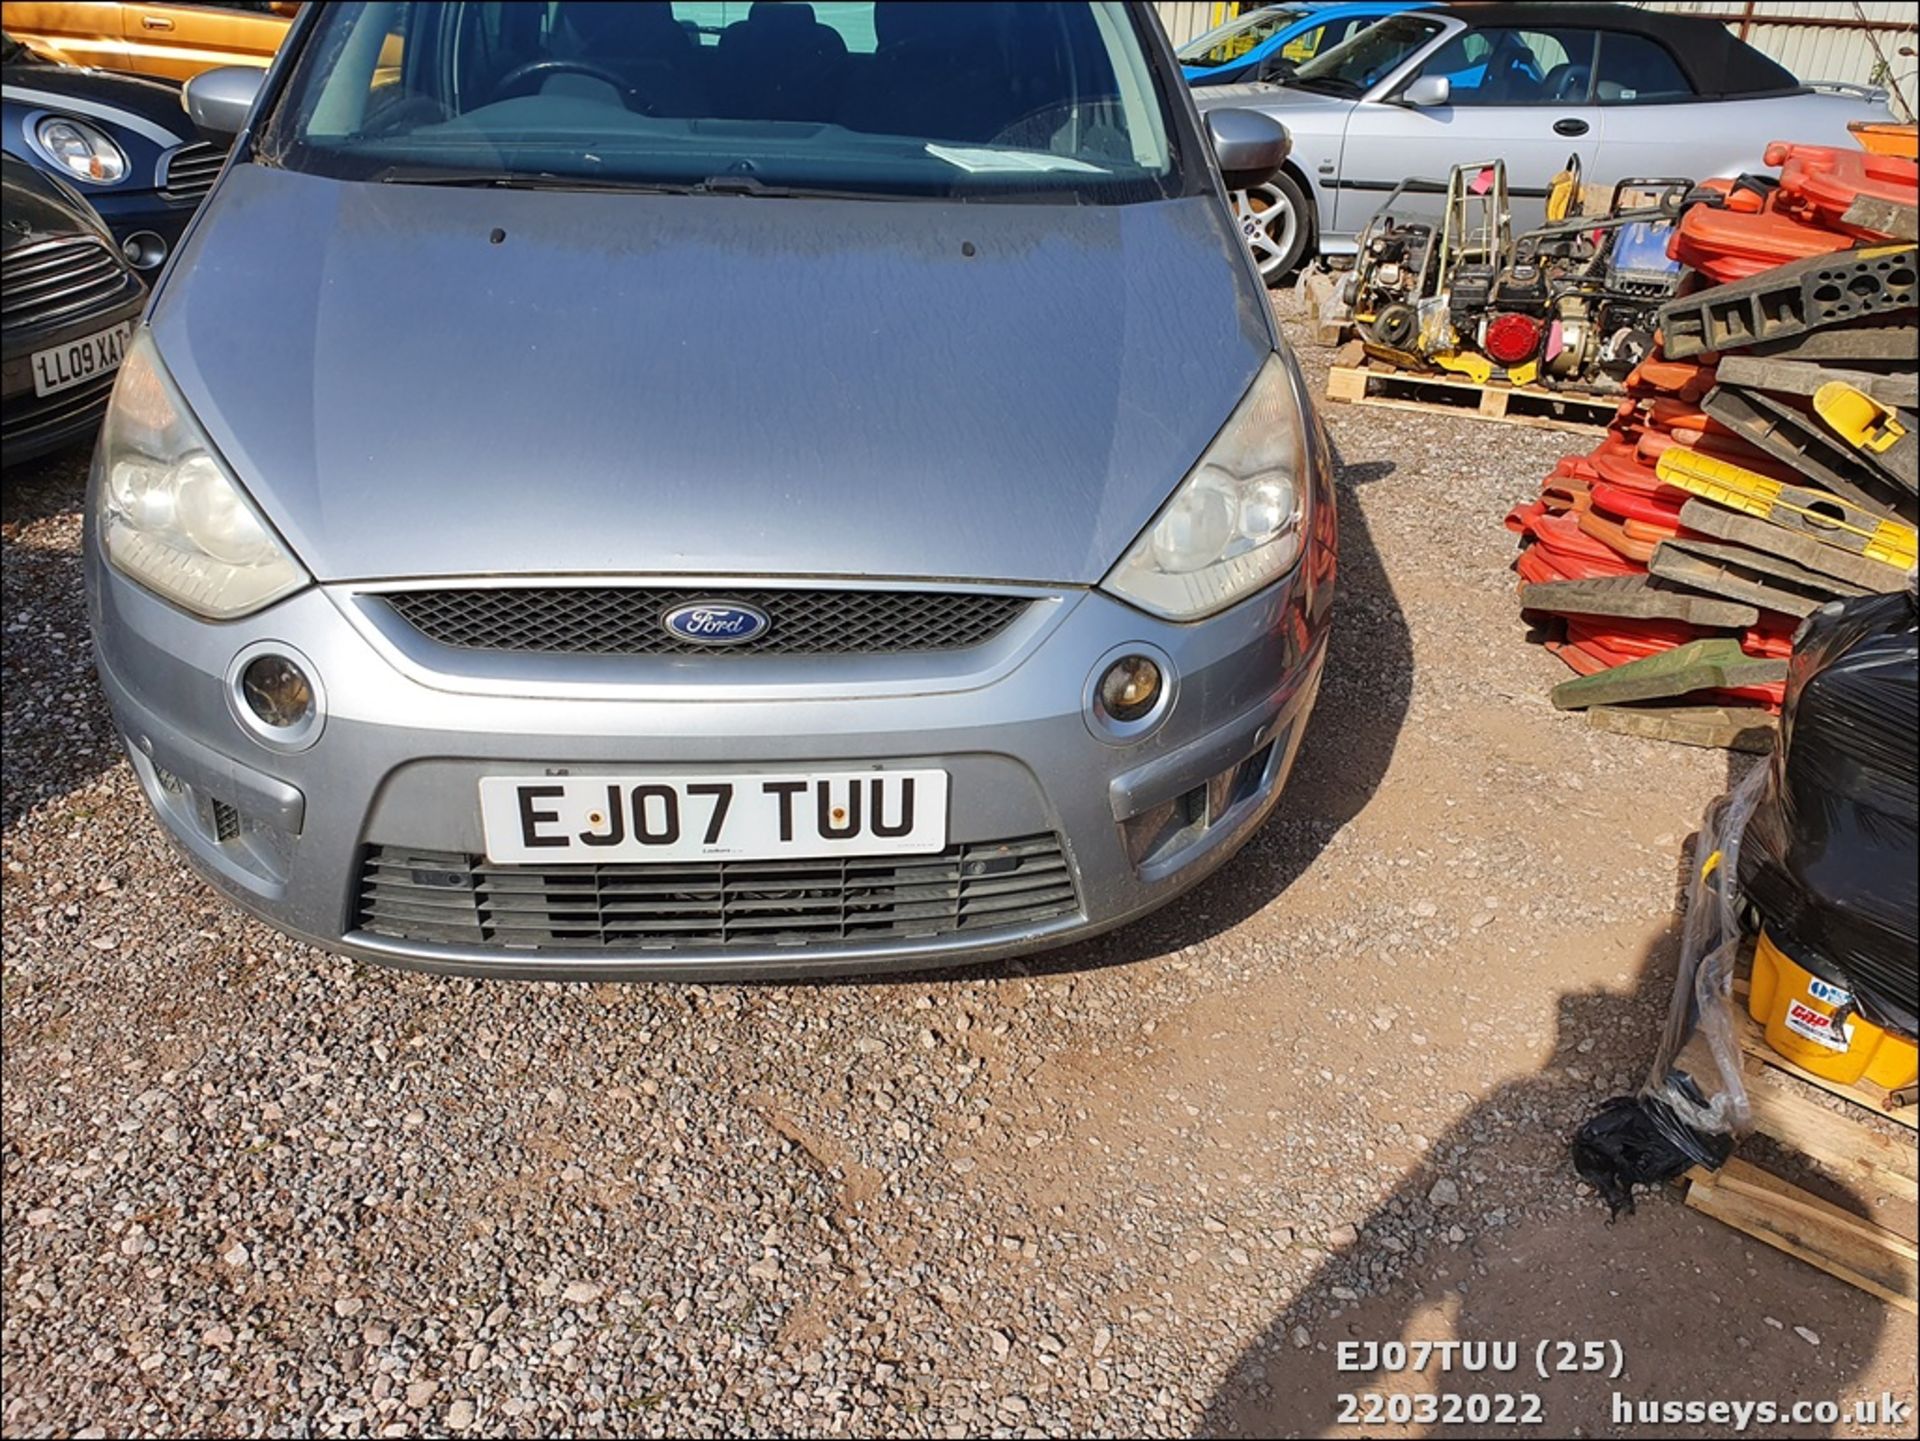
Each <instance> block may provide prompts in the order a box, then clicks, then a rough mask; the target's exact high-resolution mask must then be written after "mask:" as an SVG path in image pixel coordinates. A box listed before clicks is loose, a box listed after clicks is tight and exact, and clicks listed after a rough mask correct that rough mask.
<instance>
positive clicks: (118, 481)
mask: <svg viewBox="0 0 1920 1441" xmlns="http://www.w3.org/2000/svg"><path fill="white" fill-rule="evenodd" d="M100 470H101V482H102V483H101V488H100V505H101V516H100V535H101V541H102V543H103V545H104V547H105V550H106V554H107V558H108V559H109V560H110V561H112V562H113V564H114V566H115V567H116V568H118V569H119V570H121V571H124V572H125V573H126V574H127V575H129V576H131V577H132V578H133V579H134V580H137V581H139V582H140V584H142V585H144V586H146V587H147V588H148V589H150V590H153V591H156V592H158V593H159V594H160V595H162V596H164V597H165V598H166V599H168V600H170V601H172V602H173V603H174V604H176V605H179V606H182V607H184V608H186V609H187V610H190V611H193V612H195V613H196V614H199V615H203V616H206V617H208V618H209V619H211V620H232V619H234V618H235V617H237V616H243V615H247V614H249V613H251V612H253V611H256V610H259V609H260V608H261V607H262V606H265V605H269V604H271V603H272V602H274V601H276V600H279V599H280V598H281V597H282V596H284V595H288V594H290V593H291V592H293V591H296V590H298V589H300V587H302V586H303V585H305V584H306V583H307V573H306V571H304V570H303V569H301V567H300V563H299V562H298V561H296V560H295V559H294V558H293V556H292V555H291V554H290V553H289V552H288V550H287V548H286V546H285V545H284V544H283V543H282V542H281V540H280V538H279V537H278V536H276V535H275V534H274V533H273V531H272V530H271V529H270V528H269V527H268V525H267V523H266V522H265V521H264V520H262V519H261V518H260V513H259V512H258V511H257V510H255V509H254V508H253V503H252V502H251V501H250V500H248V498H247V495H246V492H245V491H243V490H242V489H241V488H240V483H239V482H238V481H237V480H235V479H234V478H233V476H232V475H230V474H229V473H228V472H227V468H226V466H225V465H224V464H222V463H221V461H220V458H219V457H218V456H216V455H215V454H214V453H213V448H212V446H211V445H210V444H209V443H208V441H207V438H206V436H205V435H204V434H203V433H202V432H201V429H200V427H199V425H198V424H197V423H196V422H195V421H194V419H193V417H192V416H191V415H189V414H188V413H187V408H186V406H185V404H184V403H183V402H182V401H181V399H180V397H179V395H178V394H177V393H176V392H175V390H174V388H173V384H172V382H171V381H169V380H168V379H167V375H166V372H165V371H164V370H162V369H161V367H160V357H159V355H158V354H157V353H156V351H155V350H154V345H153V339H152V337H151V336H150V335H149V334H148V332H146V331H145V330H142V331H140V332H139V333H138V334H137V335H136V336H135V337H134V341H133V344H132V345H131V346H129V347H128V349H127V358H126V359H125V360H124V361H123V362H122V363H121V366H120V377H119V379H118V380H116V381H115V382H114V387H113V400H112V402H111V403H110V404H109V405H108V407H107V416H106V420H105V421H104V422H103V423H102V426H101V431H100Z"/></svg>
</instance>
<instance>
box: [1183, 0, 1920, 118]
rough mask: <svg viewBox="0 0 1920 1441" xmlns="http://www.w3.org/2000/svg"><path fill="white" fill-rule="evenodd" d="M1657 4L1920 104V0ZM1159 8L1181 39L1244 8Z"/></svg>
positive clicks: (1819, 75) (1794, 66) (1794, 65)
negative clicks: (1919, 6)
mask: <svg viewBox="0 0 1920 1441" xmlns="http://www.w3.org/2000/svg"><path fill="white" fill-rule="evenodd" d="M1643 3H1645V6H1646V8H1647V9H1649V10H1677V11H1691V12H1692V13H1694V14H1697V15H1710V16H1712V17H1713V18H1714V19H1716V20H1722V21H1725V22H1726V23H1727V24H1728V25H1729V26H1730V27H1731V28H1732V29H1733V30H1734V32H1735V33H1736V34H1742V35H1744V36H1745V38H1746V39H1747V41H1748V43H1750V44H1752V45H1753V46H1754V47H1755V48H1757V49H1760V50H1763V51H1765V52H1766V53H1767V54H1769V55H1771V56H1772V57H1773V58H1774V59H1776V60H1778V61H1779V62H1780V63H1781V64H1782V65H1784V66H1786V67H1787V69H1789V70H1791V71H1792V72H1793V73H1794V74H1795V75H1798V76H1799V77H1800V78H1801V79H1802V80H1845V81H1848V82H1851V83H1852V84H1855V85H1879V86H1884V87H1885V88H1886V89H1887V90H1889V91H1891V92H1892V93H1893V109H1894V112H1895V113H1896V114H1897V115H1899V116H1900V117H1901V118H1902V119H1906V120H1911V119H1913V117H1914V114H1915V106H1916V104H1920V24H1917V23H1916V15H1920V10H1916V7H1915V6H1914V4H1913V0H1643ZM1155 8H1156V9H1157V10H1159V12H1160V21H1161V23H1162V24H1163V25H1165V26H1166V27H1167V34H1168V35H1169V36H1171V37H1172V39H1173V43H1174V44H1176V45H1179V44H1181V43H1182V42H1184V41H1187V40H1191V39H1192V38H1193V37H1194V36H1196V35H1198V34H1200V32H1201V31H1203V30H1209V29H1211V28H1212V27H1213V26H1215V25H1218V24H1219V23H1220V22H1221V21H1222V20H1224V19H1225V18H1226V17H1227V16H1229V15H1232V14H1234V13H1236V12H1238V11H1239V10H1241V9H1242V8H1244V7H1243V6H1241V5H1239V4H1235V3H1219V0H1215V3H1211V4H1209V3H1204V0H1161V3H1160V4H1158V5H1156V6H1155Z"/></svg>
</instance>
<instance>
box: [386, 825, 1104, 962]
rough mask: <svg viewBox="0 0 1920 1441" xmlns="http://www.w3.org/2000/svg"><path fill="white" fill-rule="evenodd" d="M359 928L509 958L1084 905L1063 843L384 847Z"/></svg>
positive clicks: (723, 942) (944, 925) (818, 940)
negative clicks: (903, 851)
mask: <svg viewBox="0 0 1920 1441" xmlns="http://www.w3.org/2000/svg"><path fill="white" fill-rule="evenodd" d="M359 899H360V915H359V927H360V929H361V930H363V931H367V932H369V933H371V934H373V935H380V936H390V937H392V938H394V939H396V940H405V941H424V942H430V943H437V944H442V945H466V946H490V947H499V948H501V949H508V950H543V949H570V950H592V949H606V950H659V951H674V950H708V949H729V948H734V949H738V948H748V947H753V948H773V947H779V946H793V947H806V946H835V947H837V946H841V945H845V944H847V943H849V942H852V943H859V942H863V941H865V942H885V941H900V940H916V939H922V938H928V937H937V936H947V935H958V934H972V933H984V932H994V931H1010V930H1019V929H1023V928H1026V927H1030V926H1033V925H1036V924H1040V923H1043V922H1047V921H1052V920H1057V919H1060V918H1061V917H1065V916H1071V915H1074V914H1075V913H1077V912H1078V910H1079V909H1080V901H1079V895H1078V892H1077V890H1076V888H1075V885H1074V879H1073V871H1072V868H1071V867H1070V866H1069V865H1068V864H1067V859H1066V855H1065V853H1064V852H1063V851H1062V849H1061V845H1060V839H1059V837H1058V836H1054V835H1037V836H1025V837H1022V838H1020V839H1017V840H1009V841H997V842H976V843H972V844H967V845H953V846H948V847H947V848H946V849H945V850H943V851H940V852H938V853H937V854H933V855H918V856H857V857H848V858H845V859H841V860H826V861H820V860H804V861H802V860H793V861H702V862H692V863H686V864H679V863H669V864H660V865H589V866H556V867H552V868H541V867H534V866H506V865H492V864H490V863H488V862H487V861H486V860H485V858H484V857H481V856H474V855H463V854H459V853H456V852H447V851H425V850H414V849H411V848H407V847H396V846H375V847H373V848H371V849H369V850H368V852H367V854H366V859H365V863H364V865H363V867H362V871H361V885H360V898H359Z"/></svg>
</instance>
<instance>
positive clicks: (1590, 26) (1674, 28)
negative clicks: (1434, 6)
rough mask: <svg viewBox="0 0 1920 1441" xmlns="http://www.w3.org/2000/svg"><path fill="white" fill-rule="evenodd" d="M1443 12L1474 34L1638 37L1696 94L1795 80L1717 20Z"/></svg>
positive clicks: (1573, 12) (1549, 9)
mask: <svg viewBox="0 0 1920 1441" xmlns="http://www.w3.org/2000/svg"><path fill="white" fill-rule="evenodd" d="M1447 13H1448V14H1450V15H1452V16H1453V17H1454V18H1455V19H1457V20H1462V21H1465V22H1466V24H1467V25H1468V26H1469V27H1470V28H1471V29H1475V30H1486V29H1521V30H1524V29H1552V30H1565V29H1572V30H1612V31H1616V32H1619V33H1622V34H1628V35H1644V36H1646V37H1647V38H1648V39H1650V40H1654V41H1657V42H1659V43H1660V44H1661V45H1663V46H1664V47H1665V48H1666V49H1667V50H1668V51H1669V52H1670V53H1671V54H1672V56H1673V58H1674V60H1675V61H1676V62H1677V63H1678V64H1679V66H1680V70H1681V73H1682V74H1684V75H1685V76H1686V77H1687V80H1688V82H1689V83H1690V84H1691V85H1692V87H1693V89H1694V92H1695V93H1696V94H1699V95H1711V96H1720V95H1762V94H1777V93H1779V92H1780V91H1782V90H1795V89H1798V88H1799V87H1800V82H1799V81H1798V80H1797V79H1795V78H1794V76H1793V73H1792V72H1791V71H1789V70H1788V69H1786V67H1785V66H1783V65H1781V64H1780V63H1779V62H1778V61H1775V60H1772V59H1770V58H1768V57H1767V56H1765V55H1762V54H1761V53H1760V52H1759V51H1758V50H1756V49H1754V48H1753V47H1752V46H1751V45H1749V44H1747V43H1746V41H1744V40H1741V39H1739V38H1738V37H1737V36H1735V35H1734V33H1733V32H1732V31H1731V30H1729V29H1727V27H1726V26H1725V25H1723V24H1721V23H1720V22H1719V21H1718V20H1708V19H1703V18H1700V17H1698V16H1693V15H1675V14H1670V13H1668V12H1665V11H1660V10H1638V9H1635V8H1634V7H1632V6H1630V5H1583V4H1569V3H1565V0H1551V3H1546V4H1542V3H1539V0H1535V3H1533V4H1491V5H1478V4H1476V5H1454V6H1451V7H1449V9H1448V11H1447Z"/></svg>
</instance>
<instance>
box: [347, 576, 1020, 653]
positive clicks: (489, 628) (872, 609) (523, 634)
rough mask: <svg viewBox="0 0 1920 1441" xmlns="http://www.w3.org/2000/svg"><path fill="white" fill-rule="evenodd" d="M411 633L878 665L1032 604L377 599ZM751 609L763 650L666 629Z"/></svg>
mask: <svg viewBox="0 0 1920 1441" xmlns="http://www.w3.org/2000/svg"><path fill="white" fill-rule="evenodd" d="M382 598H383V599H384V600H385V601H386V603H387V604H388V605H390V606H392V607H393V609H394V610H395V611H396V612H397V613H398V614H399V615H400V616H401V618H402V619H404V620H405V621H406V622H407V623H408V624H409V625H411V626H413V628H414V629H415V630H417V631H419V632H420V633H421V634H422V635H424V636H426V637H427V638H428V639H429V640H433V641H438V642H439V643H440V644H441V645H448V646H457V647H459V648H460V649H462V650H497V651H549V652H564V653H569V654H574V655H719V654H728V653H732V654H749V655H753V654H758V655H772V654H779V655H875V654H896V653H900V652H905V651H929V650H963V649H965V648H966V647H968V646H975V645H981V644H983V643H985V642H986V641H989V640H991V639H992V638H993V637H994V636H996V635H998V634H999V633H1000V632H1001V631H1002V630H1004V629H1006V627H1007V626H1008V625H1009V624H1011V623H1012V621H1013V619H1014V617H1015V616H1017V615H1019V614H1020V612H1021V611H1023V610H1025V609H1026V607H1027V605H1028V600H1027V598H1026V597H1025V596H1017V595H992V594H987V593H984V592H978V591H954V592H941V591H914V590H747V591H734V590H723V591H713V590H689V589H673V590H664V589H653V588H650V587H632V586H573V587H568V586H560V587H549V586H540V587H529V588H514V587H500V588H495V589H490V590H406V591H393V592H390V593H389V594H387V595H385V596H384V597H382ZM700 600H710V601H717V602H721V603H724V604H746V605H751V606H756V607H758V608H759V609H760V610H763V611H765V612H766V614H767V617H768V618H769V620H770V621H771V622H772V624H770V625H769V626H768V627H767V630H766V632H765V633H764V634H763V635H761V636H760V637H759V638H758V639H755V640H750V641H747V642H745V643H743V644H740V645H730V646H711V645H702V644H700V643H698V642H696V641H689V640H684V639H682V638H681V637H679V636H676V635H673V634H671V633H670V632H669V631H667V630H666V629H664V628H663V627H662V626H661V624H660V618H661V616H662V615H664V614H665V613H666V612H667V611H669V610H672V609H673V608H674V607H676V606H681V605H686V604H689V603H691V602H693V601H700Z"/></svg>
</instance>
